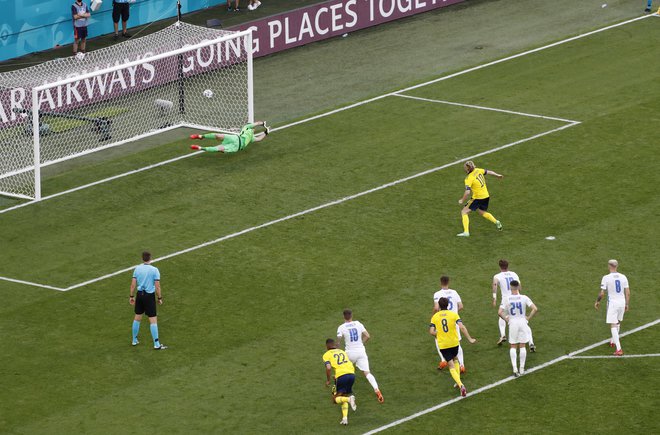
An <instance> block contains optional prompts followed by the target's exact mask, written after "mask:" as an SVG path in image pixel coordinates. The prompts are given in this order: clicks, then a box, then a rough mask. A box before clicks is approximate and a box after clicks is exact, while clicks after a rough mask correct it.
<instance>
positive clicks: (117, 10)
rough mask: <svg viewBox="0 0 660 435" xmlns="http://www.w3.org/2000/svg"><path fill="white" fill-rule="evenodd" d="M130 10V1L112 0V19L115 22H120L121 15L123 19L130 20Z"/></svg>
mask: <svg viewBox="0 0 660 435" xmlns="http://www.w3.org/2000/svg"><path fill="white" fill-rule="evenodd" d="M128 10H129V6H128V3H115V2H114V1H113V2H112V21H113V22H114V23H118V22H119V18H120V17H121V20H122V21H128Z"/></svg>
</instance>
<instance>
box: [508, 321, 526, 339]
mask: <svg viewBox="0 0 660 435" xmlns="http://www.w3.org/2000/svg"><path fill="white" fill-rule="evenodd" d="M528 331H529V326H528V325H527V322H510V323H509V344H521V343H527V342H528V341H529V333H528Z"/></svg>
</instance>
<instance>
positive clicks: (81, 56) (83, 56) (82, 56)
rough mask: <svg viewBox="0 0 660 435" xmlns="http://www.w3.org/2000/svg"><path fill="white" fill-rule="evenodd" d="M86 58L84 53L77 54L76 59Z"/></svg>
mask: <svg viewBox="0 0 660 435" xmlns="http://www.w3.org/2000/svg"><path fill="white" fill-rule="evenodd" d="M84 58H85V53H83V52H82V51H79V52H78V53H76V59H78V60H83V59H84Z"/></svg>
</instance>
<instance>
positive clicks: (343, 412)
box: [341, 398, 348, 418]
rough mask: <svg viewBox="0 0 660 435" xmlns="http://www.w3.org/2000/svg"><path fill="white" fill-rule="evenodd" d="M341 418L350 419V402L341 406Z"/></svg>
mask: <svg viewBox="0 0 660 435" xmlns="http://www.w3.org/2000/svg"><path fill="white" fill-rule="evenodd" d="M347 399H348V398H347ZM341 416H342V417H344V418H348V401H346V402H344V403H342V404H341Z"/></svg>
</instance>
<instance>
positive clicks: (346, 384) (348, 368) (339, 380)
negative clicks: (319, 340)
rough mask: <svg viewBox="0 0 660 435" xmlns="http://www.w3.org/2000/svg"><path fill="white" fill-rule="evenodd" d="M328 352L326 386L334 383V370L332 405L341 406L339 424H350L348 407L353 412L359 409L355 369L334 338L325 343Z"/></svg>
mask: <svg viewBox="0 0 660 435" xmlns="http://www.w3.org/2000/svg"><path fill="white" fill-rule="evenodd" d="M325 348H326V349H327V351H326V352H325V353H324V354H323V363H324V364H325V377H326V381H325V386H326V387H329V386H330V384H331V383H332V370H333V369H334V371H335V377H334V381H335V385H334V387H333V389H332V403H336V404H337V405H341V415H342V419H341V421H340V422H339V424H348V405H349V404H350V405H351V408H352V409H353V411H355V410H356V409H357V405H356V404H355V396H354V395H353V383H354V382H355V367H354V366H353V363H352V362H351V360H350V359H348V355H347V354H346V352H344V351H343V350H341V349H337V343H335V340H333V339H332V338H328V339H327V340H326V341H325Z"/></svg>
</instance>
